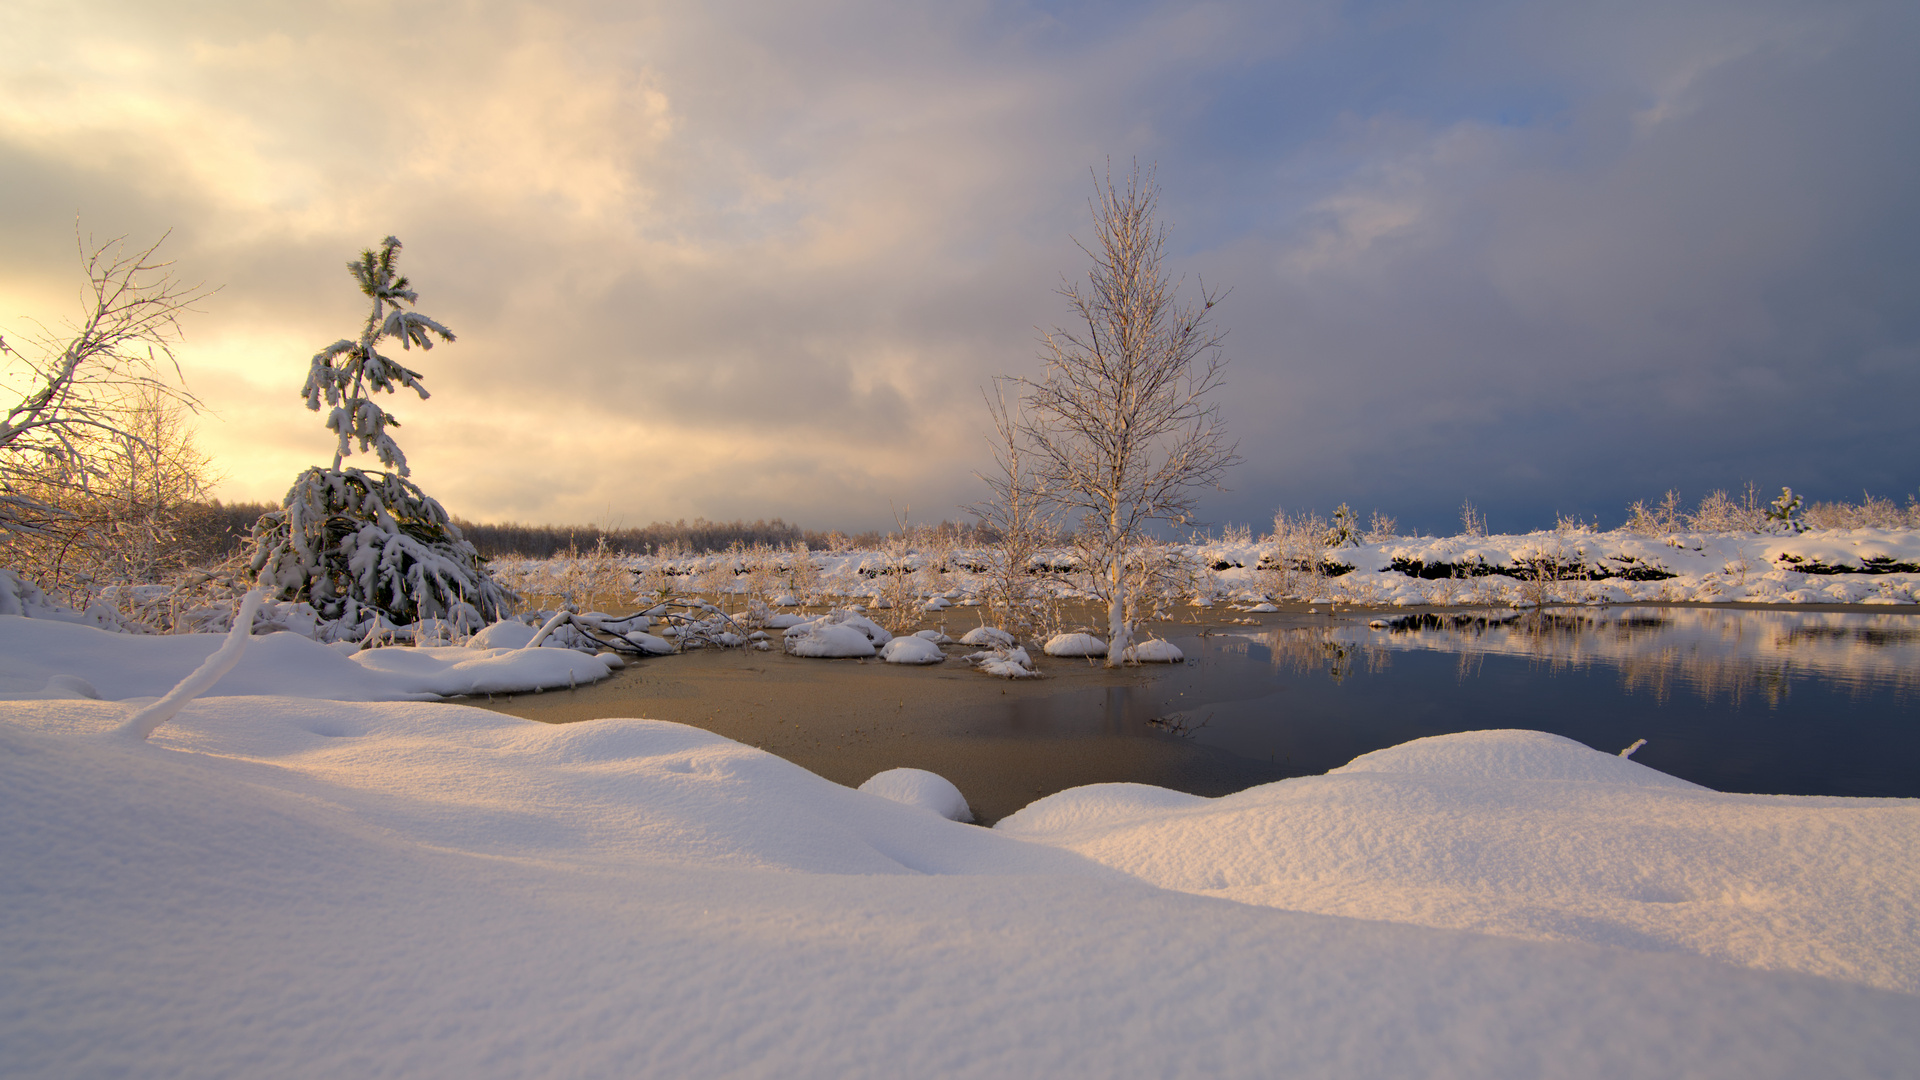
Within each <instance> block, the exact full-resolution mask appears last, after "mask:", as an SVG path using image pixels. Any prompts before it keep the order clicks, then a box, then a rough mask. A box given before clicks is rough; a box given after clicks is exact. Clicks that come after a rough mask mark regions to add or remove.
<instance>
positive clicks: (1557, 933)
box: [996, 731, 1920, 994]
mask: <svg viewBox="0 0 1920 1080" xmlns="http://www.w3.org/2000/svg"><path fill="white" fill-rule="evenodd" d="M996 829H997V830H999V831H1001V832H1005V833H1008V834H1009V835H1013V836H1018V837H1021V838H1023V839H1027V840H1033V841H1037V842H1042V843H1048V844H1053V845H1056V846H1060V847H1063V848H1066V849H1068V850H1071V851H1075V852H1077V853H1079V854H1082V855H1085V856H1087V857H1088V858H1090V859H1093V860H1095V861H1096V862H1099V863H1101V864H1102V865H1105V866H1110V867H1113V868H1114V869H1117V870H1122V871H1124V872H1126V873H1127V874H1129V875H1132V876H1134V877H1137V878H1140V879H1141V880H1144V881H1148V882H1151V883H1153V884H1155V885H1159V886H1161V887H1163V888H1168V889H1176V890H1179V891H1182V892H1190V893H1196V894H1200V895H1206V896H1215V897H1221V898H1224V899H1231V900H1236V901H1239V902H1241V903H1246V904H1257V905H1262V906H1268V907H1275V908H1284V909H1287V910H1291V911H1308V912H1316V913H1320V914H1327V915H1344V916H1350V917H1354V918H1362V919H1376V920H1383V921H1390V922H1396V923H1410V924H1414V925H1419V926H1427V927H1434V928H1445V929H1458V930H1473V931H1477V932H1481V933H1489V934H1498V935H1501V936H1506V937H1515V938H1525V939H1531V940H1540V941H1570V942H1585V943H1589V944H1595V945H1609V946H1618V947H1622V948H1630V949H1637V950H1643V951H1659V952H1678V953H1690V954H1694V955H1698V956H1706V957H1712V958H1714V959H1717V960H1721V961H1723V962H1726V963H1729V964H1735V965H1739V966H1742V967H1748V968H1756V969H1763V970H1772V971H1792V972H1799V973H1802V974H1807V975H1817V976H1821V977H1824V978H1828V979H1834V980H1839V981H1843V982H1850V983H1859V984H1864V985H1868V986H1874V987H1879V988H1882V989H1887V990H1896V991H1901V992H1903V993H1907V994H1916V993H1920V925H1916V923H1915V920H1914V919H1913V918H1912V913H1911V910H1910V909H1909V906H1908V905H1907V903H1906V902H1905V901H1904V900H1895V899H1894V898H1895V897H1908V896H1912V895H1914V889H1915V888H1916V886H1920V802H1917V801H1915V800H1911V799H1841V798H1809V797H1789V796H1768V795H1731V794H1722V793H1719V792H1714V791H1709V790H1707V789H1705V788H1701V787H1697V786H1695V785H1692V784H1689V783H1687V782H1685V781H1682V780H1678V779H1675V778H1674V777H1671V776H1668V775H1666V774H1664V773H1660V772H1656V771H1654V770H1652V769H1649V768H1647V767H1645V766H1643V765H1639V764H1636V763H1635V762H1633V761H1630V760H1628V759H1626V758H1624V757H1621V756H1618V755H1617V754H1609V753H1602V752H1600V751H1597V750H1593V749H1590V748H1588V747H1585V746H1582V745H1580V744H1579V743H1576V742H1573V741H1571V740H1568V739H1563V738H1560V737H1559V736H1555V735H1548V734H1544V733H1541V732H1532V731H1478V732H1468V733H1465V734H1459V735H1446V736H1439V737H1435V738H1428V739H1420V740H1416V741H1414V742H1411V743H1405V744H1402V745H1400V746H1396V747H1393V748H1390V749H1387V750H1381V751H1378V752H1375V753H1372V754H1367V755H1365V756H1362V757H1360V758H1357V759H1355V760H1354V761H1353V762H1352V763H1351V764H1349V765H1346V766H1344V767H1342V768H1339V769H1335V770H1333V771H1332V772H1330V773H1328V774H1326V775H1324V776H1312V777H1301V778H1298V779H1293V780H1284V781H1281V782H1279V783H1275V784H1267V785H1264V786H1261V787H1256V788H1252V789H1250V790H1247V791H1242V792H1239V793H1237V794H1234V795H1229V796H1225V797H1223V798H1219V799H1196V798H1193V797H1191V796H1174V797H1167V796H1162V795H1158V794H1153V793H1151V789H1148V792H1147V793H1143V792H1142V791H1141V790H1140V788H1139V786H1138V785H1097V786H1093V787H1085V788H1078V789H1074V790H1071V791H1066V792H1062V793H1060V794H1057V795H1054V796H1052V797H1050V798H1046V799H1042V800H1040V801H1038V802H1035V803H1033V804H1032V805H1030V806H1028V807H1026V808H1025V809H1023V810H1021V811H1019V812H1018V813H1016V814H1014V815H1012V816H1010V817H1008V818H1006V819H1003V820H1002V821H1001V822H1000V823H999V824H998V825H997V826H996Z"/></svg>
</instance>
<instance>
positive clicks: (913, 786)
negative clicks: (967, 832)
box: [860, 769, 973, 821]
mask: <svg viewBox="0 0 1920 1080" xmlns="http://www.w3.org/2000/svg"><path fill="white" fill-rule="evenodd" d="M860 790H861V791H864V792H867V793H868V794H871V795H878V796H880V797H881V798H883V799H892V800H893V801H894V802H897V803H905V804H906V805H908V806H917V807H919V808H920V809H922V810H926V811H929V812H931V813H935V814H939V815H940V816H941V817H943V818H946V819H947V820H948V821H972V820H973V809H972V808H971V807H969V806H968V805H967V799H966V796H964V795H962V794H960V789H959V788H957V787H954V786H953V782H952V781H951V780H948V779H947V778H946V777H944V776H941V775H940V774H939V773H930V772H928V771H927V770H925V769H888V770H887V771H886V772H882V773H875V774H873V776H872V778H870V779H869V780H868V781H867V782H866V783H864V784H861V785H860Z"/></svg>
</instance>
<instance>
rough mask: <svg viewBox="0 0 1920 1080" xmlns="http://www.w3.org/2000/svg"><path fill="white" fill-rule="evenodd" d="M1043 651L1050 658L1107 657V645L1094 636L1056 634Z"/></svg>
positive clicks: (1048, 640)
mask: <svg viewBox="0 0 1920 1080" xmlns="http://www.w3.org/2000/svg"><path fill="white" fill-rule="evenodd" d="M1042 651H1044V652H1045V653H1046V654H1047V655H1048V656H1105V655H1107V643H1106V642H1104V641H1102V640H1100V639H1099V638H1097V637H1094V636H1093V635H1092V634H1055V635H1053V637H1051V638H1048V639H1047V644H1046V648H1045V649H1044V650H1042Z"/></svg>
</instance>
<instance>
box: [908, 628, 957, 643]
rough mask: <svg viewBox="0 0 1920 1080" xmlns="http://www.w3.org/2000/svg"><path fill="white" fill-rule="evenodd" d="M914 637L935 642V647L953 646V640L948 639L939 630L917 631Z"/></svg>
mask: <svg viewBox="0 0 1920 1080" xmlns="http://www.w3.org/2000/svg"><path fill="white" fill-rule="evenodd" d="M913 636H914V637H917V638H925V639H926V640H928V641H931V642H933V643H934V644H935V645H951V644H953V639H952V638H950V637H948V636H947V635H945V634H943V633H941V632H940V631H938V630H917V631H915V632H914V635H913Z"/></svg>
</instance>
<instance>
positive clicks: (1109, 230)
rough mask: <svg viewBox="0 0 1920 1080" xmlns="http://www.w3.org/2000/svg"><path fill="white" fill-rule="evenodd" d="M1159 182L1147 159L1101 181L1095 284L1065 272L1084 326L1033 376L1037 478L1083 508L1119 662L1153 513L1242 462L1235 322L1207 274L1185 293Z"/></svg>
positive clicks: (1192, 503) (1184, 511)
mask: <svg viewBox="0 0 1920 1080" xmlns="http://www.w3.org/2000/svg"><path fill="white" fill-rule="evenodd" d="M1158 196H1159V193H1158V189H1157V188H1156V187H1155V186H1154V183H1153V177H1152V175H1151V174H1149V175H1148V176H1146V177H1145V178H1144V179H1143V178H1142V177H1141V175H1140V170H1139V167H1138V166H1135V167H1134V169H1133V170H1132V172H1130V173H1129V174H1128V176H1127V178H1126V182H1125V184H1124V186H1123V187H1120V188H1115V187H1114V184H1113V178H1112V176H1111V175H1109V176H1108V177H1107V180H1106V182H1105V183H1103V184H1102V183H1098V182H1096V199H1095V201H1094V202H1093V203H1092V210H1093V216H1094V230H1095V239H1094V242H1093V244H1092V245H1090V246H1089V245H1087V244H1081V245H1079V246H1080V249H1081V250H1082V251H1084V252H1086V253H1087V255H1088V256H1089V257H1090V258H1091V259H1092V260H1093V266H1092V268H1091V269H1090V270H1089V271H1088V274H1087V280H1086V282H1085V283H1081V282H1077V281H1070V282H1067V283H1065V284H1063V285H1062V286H1061V288H1060V294H1061V295H1062V296H1064V297H1066V299H1067V302H1068V303H1069V304H1070V305H1072V307H1073V311H1074V315H1075V326H1074V327H1073V328H1072V329H1060V330H1055V331H1054V332H1053V333H1051V334H1049V335H1047V337H1046V339H1045V345H1046V351H1045V353H1044V354H1043V359H1044V360H1045V362H1046V370H1045V371H1044V373H1043V374H1042V375H1041V377H1040V378H1039V379H1037V380H1035V379H1026V380H1022V382H1023V384H1024V388H1025V390H1026V394H1025V406H1026V413H1027V416H1026V420H1025V421H1024V424H1023V427H1022V435H1023V436H1024V437H1025V440H1026V442H1027V443H1028V445H1029V446H1030V447H1031V448H1032V451H1033V456H1034V459H1035V476H1036V478H1037V479H1038V481H1039V483H1040V486H1041V487H1042V488H1043V489H1044V490H1045V491H1046V493H1047V495H1048V497H1049V498H1050V499H1052V500H1053V501H1054V502H1055V504H1056V505H1058V506H1059V507H1060V508H1061V509H1062V510H1064V511H1066V512H1067V513H1069V514H1075V513H1077V514H1078V516H1079V534H1078V536H1077V546H1078V547H1079V549H1080V550H1081V551H1082V552H1083V555H1084V557H1085V558H1087V559H1088V560H1089V562H1090V563H1091V565H1089V566H1088V570H1089V571H1090V572H1091V576H1092V578H1093V580H1094V582H1095V586H1094V587H1095V591H1096V593H1097V594H1098V595H1099V597H1100V599H1101V600H1103V601H1105V602H1106V604H1107V612H1108V634H1109V636H1110V639H1111V640H1110V642H1109V645H1108V652H1107V663H1108V664H1109V665H1116V664H1119V663H1121V662H1122V661H1123V660H1124V658H1125V655H1126V650H1127V647H1128V644H1129V638H1130V637H1131V627H1130V626H1129V624H1128V620H1127V617H1126V611H1127V566H1128V560H1129V556H1130V554H1131V551H1132V549H1133V548H1134V547H1135V546H1136V545H1137V542H1138V540H1139V539H1140V537H1141V536H1142V535H1143V531H1144V530H1145V529H1146V528H1147V526H1148V524H1149V523H1150V522H1153V521H1167V522H1172V523H1175V524H1185V523H1188V522H1190V521H1191V520H1192V518H1193V514H1194V511H1195V510H1196V509H1197V507H1198V500H1199V493H1200V491H1201V490H1202V489H1204V488H1209V487H1218V485H1219V481H1220V477H1221V475H1222V474H1223V473H1224V472H1225V471H1226V470H1227V468H1228V467H1229V466H1231V465H1233V464H1234V463H1236V462H1237V461H1239V457H1238V455H1236V454H1235V453H1234V446H1233V444H1232V443H1230V442H1228V441H1227V439H1226V433H1225V431H1224V429H1223V428H1222V425H1221V421H1220V415H1219V406H1218V405H1216V404H1214V403H1212V402H1211V401H1209V400H1208V397H1209V395H1210V394H1211V393H1212V392H1213V391H1214V390H1215V389H1217V388H1219V386H1220V385H1221V382H1222V379H1223V371H1224V365H1225V360H1224V359H1223V357H1222V356H1221V344H1222V341H1223V339H1224V336H1225V335H1224V334H1222V333H1219V332H1216V331H1215V330H1213V329H1212V327H1211V326H1210V325H1209V319H1210V317H1211V314H1212V311H1213V308H1214V305H1216V304H1217V303H1219V302H1220V300H1221V299H1222V296H1223V294H1221V293H1218V292H1209V291H1208V290H1207V288H1206V285H1205V283H1204V282H1203V283H1202V284H1201V286H1200V297H1199V302H1198V303H1181V302H1180V301H1179V300H1178V299H1177V297H1176V292H1177V289H1176V287H1175V285H1174V283H1173V281H1172V280H1171V279H1170V277H1169V276H1168V274H1167V271H1166V270H1165V269H1164V267H1163V265H1162V261H1163V259H1164V257H1165V253H1166V243H1167V240H1166V229H1165V228H1164V227H1163V226H1162V225H1160V224H1159V222H1158V221H1156V220H1155V217H1154V211H1155V207H1156V204H1157V202H1158Z"/></svg>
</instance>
